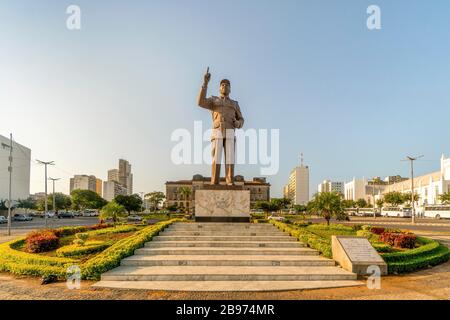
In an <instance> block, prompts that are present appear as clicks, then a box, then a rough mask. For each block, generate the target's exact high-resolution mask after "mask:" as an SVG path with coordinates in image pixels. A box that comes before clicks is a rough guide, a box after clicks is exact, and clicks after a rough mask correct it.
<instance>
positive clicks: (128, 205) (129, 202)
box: [114, 194, 142, 214]
mask: <svg viewBox="0 0 450 320" xmlns="http://www.w3.org/2000/svg"><path fill="white" fill-rule="evenodd" d="M114 201H115V202H116V203H118V204H120V205H122V206H124V207H125V209H126V210H127V212H128V214H130V213H131V211H140V210H142V199H141V197H140V196H139V195H138V194H132V195H130V196H125V195H121V194H119V195H118V196H116V197H115V198H114Z"/></svg>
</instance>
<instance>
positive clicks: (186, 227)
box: [167, 223, 277, 230]
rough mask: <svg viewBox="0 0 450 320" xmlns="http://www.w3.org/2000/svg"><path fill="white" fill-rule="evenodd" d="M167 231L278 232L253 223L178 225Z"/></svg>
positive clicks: (272, 227)
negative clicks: (241, 224)
mask: <svg viewBox="0 0 450 320" xmlns="http://www.w3.org/2000/svg"><path fill="white" fill-rule="evenodd" d="M167 229H170V230H277V228H276V227H275V226H273V225H271V224H261V223H260V224H257V223H253V224H250V225H243V226H226V225H225V226H220V225H211V226H201V227H199V226H189V224H186V225H184V226H183V225H178V226H169V227H167Z"/></svg>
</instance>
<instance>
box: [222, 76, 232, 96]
mask: <svg viewBox="0 0 450 320" xmlns="http://www.w3.org/2000/svg"><path fill="white" fill-rule="evenodd" d="M219 90H220V94H221V95H223V96H226V97H228V95H229V94H230V92H231V84H230V80H228V79H223V80H222V81H220V89H219Z"/></svg>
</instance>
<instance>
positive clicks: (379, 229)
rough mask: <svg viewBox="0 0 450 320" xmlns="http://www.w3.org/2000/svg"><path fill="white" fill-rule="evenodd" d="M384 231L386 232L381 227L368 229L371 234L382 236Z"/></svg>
mask: <svg viewBox="0 0 450 320" xmlns="http://www.w3.org/2000/svg"><path fill="white" fill-rule="evenodd" d="M385 231H386V228H383V227H372V228H370V232H372V233H374V234H382V233H383V232H385Z"/></svg>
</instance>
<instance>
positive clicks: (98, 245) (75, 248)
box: [56, 241, 112, 257]
mask: <svg viewBox="0 0 450 320" xmlns="http://www.w3.org/2000/svg"><path fill="white" fill-rule="evenodd" d="M111 245H112V242H110V241H107V242H104V241H87V242H85V243H84V245H83V246H79V245H76V244H72V245H68V246H64V247H61V248H59V249H58V250H56V255H57V256H58V257H80V256H85V255H88V254H92V253H97V252H100V251H103V250H105V249H106V248H108V247H110V246H111Z"/></svg>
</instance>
